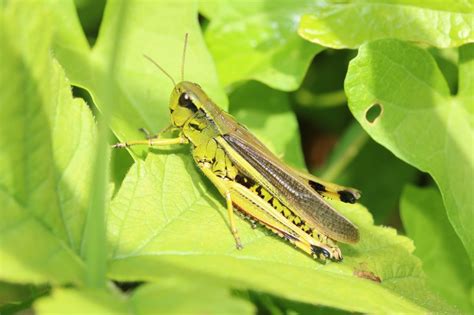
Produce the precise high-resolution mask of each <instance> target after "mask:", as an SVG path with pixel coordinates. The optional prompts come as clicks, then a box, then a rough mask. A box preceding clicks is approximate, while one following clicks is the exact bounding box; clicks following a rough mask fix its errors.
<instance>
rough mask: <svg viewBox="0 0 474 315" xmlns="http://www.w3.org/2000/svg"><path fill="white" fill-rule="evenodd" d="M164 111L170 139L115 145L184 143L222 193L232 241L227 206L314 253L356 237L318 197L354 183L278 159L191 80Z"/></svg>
mask: <svg viewBox="0 0 474 315" xmlns="http://www.w3.org/2000/svg"><path fill="white" fill-rule="evenodd" d="M170 113H171V124H172V127H173V128H174V129H178V130H179V136H178V137H177V138H175V139H160V138H155V139H149V140H148V141H135V142H129V143H123V144H119V145H117V146H119V147H120V146H122V147H123V146H129V145H134V144H148V145H151V146H155V145H164V144H173V143H176V144H178V143H190V145H191V147H192V149H191V152H192V156H193V159H194V161H195V162H196V164H197V166H198V167H199V168H200V169H201V170H202V171H203V173H204V174H205V175H206V176H207V177H208V178H209V179H210V180H211V182H212V183H213V184H214V185H215V186H216V187H217V189H218V190H219V192H220V193H221V194H222V195H223V196H224V197H225V198H226V201H227V210H228V213H229V220H230V226H231V230H232V233H233V235H234V237H235V240H236V244H237V247H238V248H241V247H242V246H241V243H240V239H239V236H238V232H237V229H236V228H235V222H234V216H233V211H234V210H236V211H239V212H241V213H242V214H244V216H245V217H247V218H249V219H250V220H251V221H252V222H258V223H261V224H262V225H263V226H265V227H267V228H268V229H270V230H271V231H273V232H274V233H276V234H277V235H279V236H281V237H283V238H285V239H287V240H288V241H290V242H291V243H293V244H294V245H296V246H297V247H298V248H300V249H301V250H303V251H304V252H306V253H308V254H309V255H312V256H313V257H316V258H318V259H321V260H326V259H331V260H335V261H339V260H341V259H342V254H341V251H340V249H339V248H338V247H337V245H336V241H342V242H346V243H355V242H357V241H358V239H359V234H358V230H357V228H356V227H355V226H354V225H353V224H352V223H350V221H348V220H347V219H346V218H344V217H343V216H342V215H340V214H339V213H337V212H336V211H335V210H334V209H333V208H332V207H331V206H330V205H329V204H328V203H326V202H325V201H324V200H323V198H322V197H321V196H324V197H329V198H339V199H342V200H343V201H346V202H350V203H353V202H355V200H356V199H357V198H358V197H359V196H360V195H359V193H358V192H357V191H356V190H355V189H352V188H347V187H342V186H338V185H335V184H331V183H326V182H323V181H321V180H320V179H318V178H316V177H313V176H311V175H309V174H305V173H301V172H299V171H297V170H294V169H292V168H290V167H289V166H287V165H285V164H284V163H282V162H281V161H280V160H279V159H278V158H277V157H276V156H275V155H274V154H273V153H272V152H270V151H269V150H268V149H267V148H266V147H265V146H264V145H263V144H262V143H261V142H260V141H259V140H258V139H256V138H255V137H254V136H253V135H252V134H251V133H250V132H249V131H248V130H247V129H246V128H245V127H244V126H242V125H241V124H239V123H238V122H237V121H236V120H235V119H234V118H233V117H232V116H231V115H229V114H228V113H226V112H224V111H223V110H221V109H220V108H219V107H218V106H216V105H215V104H214V103H213V102H212V100H210V99H209V97H208V96H207V95H206V94H205V92H204V91H203V90H202V89H201V87H200V86H199V85H197V84H195V83H192V82H187V81H182V82H180V83H178V84H176V85H175V87H174V89H173V92H172V94H171V98H170ZM344 199H346V200H344Z"/></svg>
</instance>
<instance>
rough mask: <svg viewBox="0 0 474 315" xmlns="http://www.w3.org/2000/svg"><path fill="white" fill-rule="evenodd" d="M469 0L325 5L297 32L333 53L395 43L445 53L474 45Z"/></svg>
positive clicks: (473, 19)
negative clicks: (386, 41)
mask: <svg viewBox="0 0 474 315" xmlns="http://www.w3.org/2000/svg"><path fill="white" fill-rule="evenodd" d="M473 9H474V6H473V4H472V2H470V1H456V0H447V1H431V2H430V1H420V0H396V1H391V0H382V1H372V0H365V1H346V2H343V3H340V2H339V1H327V3H322V4H320V6H318V7H316V8H315V9H314V10H313V11H312V12H311V13H310V14H306V15H303V17H302V18H301V23H300V25H299V28H298V33H299V34H300V35H301V36H302V37H303V38H305V39H307V40H309V41H311V42H313V43H316V44H319V45H322V46H326V47H332V48H358V47H359V46H360V45H362V44H364V43H367V42H370V41H374V40H377V39H384V38H393V39H400V40H407V41H415V42H421V43H426V44H428V45H432V46H436V47H440V48H446V47H458V46H461V45H463V44H465V43H469V42H472V41H473V40H474V33H473V30H472V26H473V22H474V14H473Z"/></svg>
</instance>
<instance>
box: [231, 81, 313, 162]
mask: <svg viewBox="0 0 474 315" xmlns="http://www.w3.org/2000/svg"><path fill="white" fill-rule="evenodd" d="M229 100H230V109H229V112H230V113H231V114H232V115H233V116H234V117H235V118H236V119H237V121H238V122H240V123H242V124H244V125H245V126H246V127H247V128H249V129H250V130H251V131H252V132H253V133H254V134H255V135H256V136H257V137H258V138H259V139H261V140H262V141H263V143H265V144H266V145H267V146H268V147H269V148H270V149H271V150H272V151H273V152H275V154H277V155H278V156H281V157H282V158H283V159H284V160H285V161H286V162H288V163H290V164H291V165H293V166H295V167H297V168H299V169H303V168H304V159H303V154H302V151H301V140H300V136H299V128H298V122H297V120H296V116H295V114H294V113H293V111H292V110H291V107H290V102H289V97H288V94H287V93H283V92H280V91H276V90H273V89H270V88H268V87H266V86H265V85H263V84H261V83H257V82H248V83H246V84H244V85H242V86H240V87H239V88H237V89H236V90H235V91H234V92H233V93H232V94H231V95H230V97H229ZM283 126H284V128H282V127H283Z"/></svg>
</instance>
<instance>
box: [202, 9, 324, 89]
mask: <svg viewBox="0 0 474 315" xmlns="http://www.w3.org/2000/svg"><path fill="white" fill-rule="evenodd" d="M207 6H211V9H207V8H206V7H207ZM312 6H313V4H312V1H307V0H304V1H296V2H295V1H265V0H256V1H251V2H249V1H231V0H228V1H225V3H222V2H220V4H219V5H217V8H218V9H217V10H216V12H213V13H212V14H211V15H210V18H211V23H210V24H209V27H208V28H207V30H206V42H207V44H208V45H209V49H210V51H211V53H212V55H213V57H214V59H215V61H216V66H217V71H218V73H219V78H220V80H221V82H222V84H223V85H224V86H229V85H232V84H234V83H236V82H239V81H244V80H249V79H255V80H259V81H261V82H263V83H265V84H266V85H268V86H271V87H273V88H275V89H279V90H284V91H292V90H295V89H297V88H298V86H299V85H300V84H301V81H302V80H303V77H304V75H305V73H306V69H307V68H308V66H309V64H310V62H311V59H312V58H313V57H314V55H315V54H317V53H318V52H320V51H321V50H322V49H323V48H322V47H320V46H317V45H313V44H311V43H308V42H306V41H305V40H303V39H302V38H300V37H299V36H298V34H297V33H296V30H297V28H298V22H299V19H300V16H301V15H302V14H303V13H305V12H308V11H309V8H310V7H312ZM201 7H204V9H202V10H204V11H205V12H210V11H212V9H216V4H215V3H214V2H212V1H211V2H210V3H209V4H206V2H204V3H203V4H202V5H201ZM208 14H209V13H208Z"/></svg>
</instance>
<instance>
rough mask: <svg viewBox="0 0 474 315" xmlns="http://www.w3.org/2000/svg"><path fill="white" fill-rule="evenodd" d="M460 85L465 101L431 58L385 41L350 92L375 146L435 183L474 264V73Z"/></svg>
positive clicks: (354, 72)
mask: <svg viewBox="0 0 474 315" xmlns="http://www.w3.org/2000/svg"><path fill="white" fill-rule="evenodd" d="M467 65H468V64H466V66H467ZM461 73H463V71H462V69H460V74H461ZM461 78H463V77H462V76H461ZM460 80H461V79H460ZM461 81H462V82H460V88H459V97H453V96H451V95H450V94H449V88H448V85H447V83H446V81H445V79H444V78H443V76H442V74H441V72H440V70H439V69H438V67H437V65H436V63H435V61H434V59H433V57H432V56H431V55H430V54H429V53H428V52H426V51H425V50H423V49H421V48H418V47H415V46H412V45H409V44H407V43H403V42H400V41H396V40H381V41H377V42H373V43H370V44H367V45H364V46H362V47H361V49H360V51H359V54H358V56H357V58H355V59H354V60H353V61H352V62H351V64H350V66H349V72H348V75H347V80H346V84H345V90H346V93H347V96H348V99H349V107H350V109H351V111H352V113H353V114H354V116H355V117H356V119H357V120H358V121H359V123H360V124H361V125H362V127H363V128H364V129H365V130H366V131H367V132H368V133H369V135H370V136H371V137H372V138H373V139H374V140H375V141H377V142H379V143H381V144H382V145H384V146H385V147H387V148H388V149H389V150H390V151H392V153H394V154H395V155H396V156H397V157H399V158H400V159H402V160H404V161H406V162H407V163H409V164H411V165H413V166H415V167H417V168H419V169H420V170H422V171H424V172H428V173H429V174H430V175H431V176H432V177H433V178H434V180H435V181H436V183H437V184H438V187H439V188H440V191H441V194H442V196H443V200H444V204H445V206H446V211H447V214H448V218H449V220H450V221H451V224H452V225H453V227H454V229H455V231H456V233H458V235H459V237H460V238H461V240H462V241H463V244H464V246H465V247H466V249H467V251H468V254H469V256H470V258H471V263H472V261H473V259H474V240H473V237H472V231H473V220H472V213H473V212H474V200H473V195H472V191H473V188H474V177H473V176H472V174H473V173H474V155H473V154H472V147H473V141H474V133H473V128H472V116H471V113H472V110H469V108H470V107H472V102H469V96H464V95H469V94H472V90H470V92H469V91H467V90H466V87H468V86H469V85H470V84H472V83H469V81H472V72H471V75H470V76H465V77H464V78H463V80H461ZM375 104H378V105H375ZM377 107H378V108H379V109H381V112H380V114H379V115H378V117H377V118H376V119H375V120H374V121H373V122H370V121H368V120H367V117H366V115H367V112H368V111H369V110H373V109H375V108H377Z"/></svg>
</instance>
